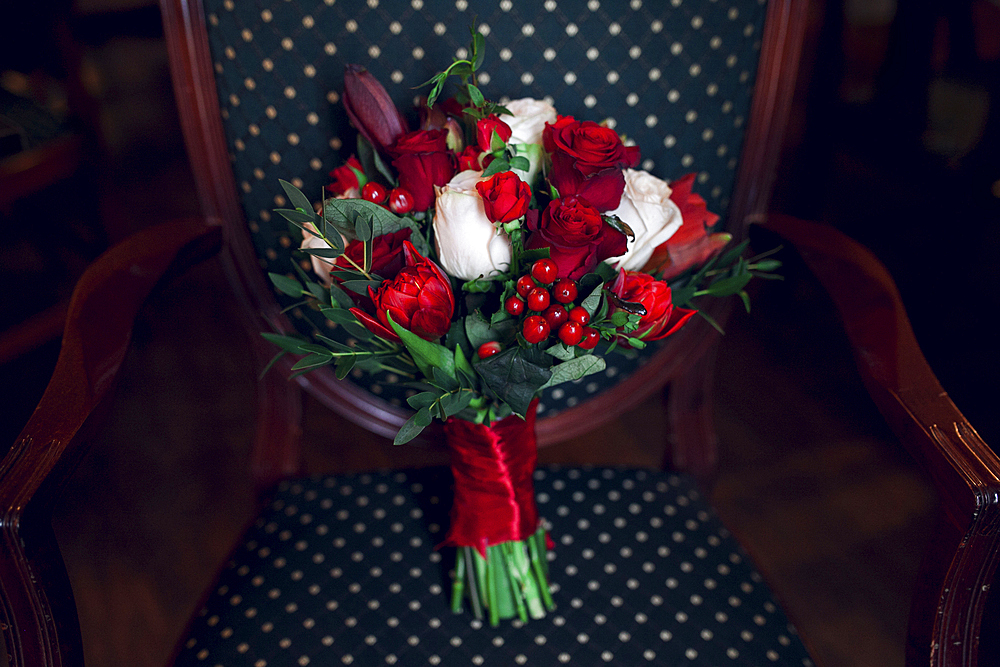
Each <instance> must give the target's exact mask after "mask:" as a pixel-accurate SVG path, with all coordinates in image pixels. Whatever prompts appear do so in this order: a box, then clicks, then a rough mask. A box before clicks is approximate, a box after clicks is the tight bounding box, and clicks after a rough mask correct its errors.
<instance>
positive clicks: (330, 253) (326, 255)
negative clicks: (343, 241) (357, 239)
mask: <svg viewBox="0 0 1000 667" xmlns="http://www.w3.org/2000/svg"><path fill="white" fill-rule="evenodd" d="M300 250H301V251H302V252H304V253H305V254H307V255H313V256H315V257H320V258H322V259H337V258H338V257H340V256H341V255H343V254H344V251H343V250H342V249H340V248H300Z"/></svg>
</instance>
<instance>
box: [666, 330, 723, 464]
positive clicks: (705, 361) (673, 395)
mask: <svg viewBox="0 0 1000 667" xmlns="http://www.w3.org/2000/svg"><path fill="white" fill-rule="evenodd" d="M718 348H719V343H718V340H716V341H714V342H712V344H711V345H709V346H708V349H706V350H705V351H704V352H703V353H702V354H701V355H700V356H699V357H698V359H697V360H696V361H695V362H694V363H693V364H692V365H691V367H690V368H689V369H688V370H687V372H686V373H684V374H682V375H681V377H680V378H678V379H677V380H675V381H673V382H671V383H670V385H669V386H668V387H667V388H666V389H665V390H664V391H665V394H666V395H665V401H666V409H667V417H668V420H669V424H670V436H669V439H668V441H667V448H666V450H665V452H664V455H663V459H664V460H663V467H664V468H667V469H672V470H679V471H684V472H688V473H691V474H693V475H694V476H695V477H699V478H701V477H707V476H708V475H710V474H711V473H712V472H713V471H714V470H715V465H716V462H717V461H718V449H719V439H718V436H717V435H716V433H715V423H714V421H713V416H712V393H713V386H714V383H715V358H716V353H717V351H718Z"/></svg>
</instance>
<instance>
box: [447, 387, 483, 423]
mask: <svg viewBox="0 0 1000 667" xmlns="http://www.w3.org/2000/svg"><path fill="white" fill-rule="evenodd" d="M473 398H475V394H474V393H473V392H471V391H457V392H454V393H451V394H445V395H444V396H442V397H441V411H442V412H444V416H445V419H447V418H448V417H453V416H455V415H457V414H458V413H459V412H461V411H462V410H464V409H466V408H467V407H469V403H471V402H472V399H473Z"/></svg>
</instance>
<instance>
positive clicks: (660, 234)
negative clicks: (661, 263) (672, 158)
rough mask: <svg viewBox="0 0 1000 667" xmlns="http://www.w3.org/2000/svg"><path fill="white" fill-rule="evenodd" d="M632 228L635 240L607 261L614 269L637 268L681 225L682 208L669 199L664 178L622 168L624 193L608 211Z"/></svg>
mask: <svg viewBox="0 0 1000 667" xmlns="http://www.w3.org/2000/svg"><path fill="white" fill-rule="evenodd" d="M607 214H608V215H614V216H617V217H618V218H619V219H620V220H621V221H622V222H624V223H625V224H626V225H628V226H629V227H631V228H632V231H633V232H634V233H635V238H634V239H629V242H628V252H626V253H625V254H624V255H622V256H621V257H612V258H611V259H608V260H606V261H607V263H608V264H611V265H612V266H614V267H615V268H616V269H625V270H626V271H639V270H640V269H642V267H643V266H645V265H646V262H648V261H649V258H650V257H651V256H652V255H653V250H655V249H656V246H658V245H660V244H661V243H663V242H664V241H666V240H667V239H669V238H670V237H671V236H673V235H674V233H675V232H676V231H677V230H678V228H680V226H681V223H682V222H683V221H682V220H681V210H680V209H679V208H678V207H677V204H675V203H674V202H673V201H671V199H670V185H668V184H667V182H666V181H662V180H660V179H659V178H657V177H655V176H653V175H652V174H650V173H647V172H645V171H639V170H637V169H626V170H625V192H624V193H622V199H621V202H620V203H619V204H618V208H616V209H615V210H613V211H608V213H607Z"/></svg>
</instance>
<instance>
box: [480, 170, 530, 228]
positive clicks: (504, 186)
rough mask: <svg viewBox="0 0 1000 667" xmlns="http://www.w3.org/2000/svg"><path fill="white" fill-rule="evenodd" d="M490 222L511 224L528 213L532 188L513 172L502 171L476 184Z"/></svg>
mask: <svg viewBox="0 0 1000 667" xmlns="http://www.w3.org/2000/svg"><path fill="white" fill-rule="evenodd" d="M476 190H478V191H479V196H481V197H482V198H483V207H484V208H485V209H486V217H487V218H489V219H490V222H510V221H512V220H517V219H518V218H520V217H521V216H522V215H524V214H525V213H527V212H528V204H529V203H530V201H531V188H530V187H528V184H527V183H525V182H524V181H522V180H521V179H520V178H519V177H518V175H517V174H515V173H514V172H512V171H502V172H500V173H497V174H494V175H493V176H491V177H490V178H488V179H487V180H485V181H480V182H479V183H477V184H476Z"/></svg>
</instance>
